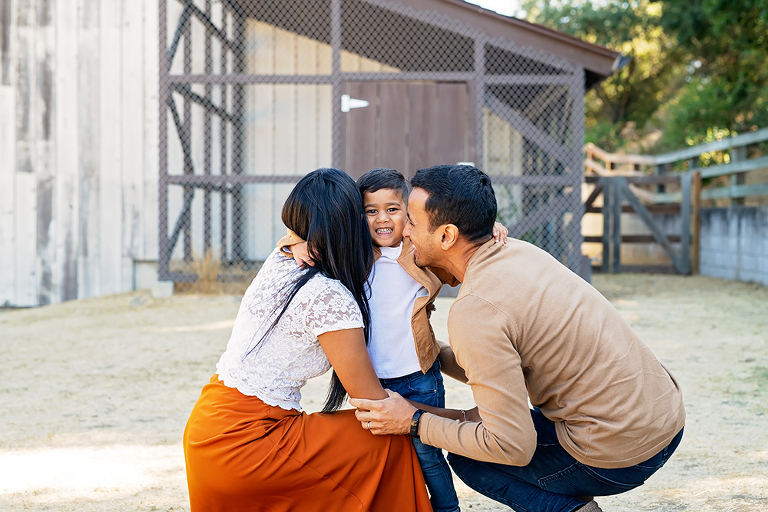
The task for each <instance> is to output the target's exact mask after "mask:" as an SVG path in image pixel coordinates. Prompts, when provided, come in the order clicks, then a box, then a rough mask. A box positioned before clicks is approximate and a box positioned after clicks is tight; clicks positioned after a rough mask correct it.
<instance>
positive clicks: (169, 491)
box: [0, 275, 768, 512]
mask: <svg viewBox="0 0 768 512" xmlns="http://www.w3.org/2000/svg"><path fill="white" fill-rule="evenodd" d="M593 284H594V285H595V286H596V287H597V288H598V289H599V290H600V291H601V292H602V293H603V294H604V295H605V296H606V297H608V299H610V300H611V302H612V303H613V304H614V305H615V306H616V308H617V309H618V310H619V311H620V312H621V313H622V314H623V315H624V317H625V318H626V319H627V320H628V321H629V322H630V323H631V324H632V326H633V327H634V329H635V330H636V331H637V332H638V333H639V334H640V336H641V337H642V338H643V339H644V340H645V342H646V343H647V344H648V345H649V346H650V347H651V348H652V350H653V351H654V352H655V354H656V355H657V357H658V358H659V359H660V360H661V361H662V362H663V363H664V364H665V365H666V366H667V367H668V368H669V369H670V370H671V371H672V373H673V374H674V375H675V376H676V378H677V379H678V380H679V382H680V384H681V385H682V388H683V391H684V394H685V404H686V409H687V413H688V421H687V425H686V434H685V437H684V439H683V442H682V444H681V445H680V448H679V449H678V451H677V453H676V454H675V456H674V457H673V458H672V459H671V460H670V462H669V463H668V464H667V466H666V467H664V468H663V469H662V470H661V471H660V472H659V473H657V474H656V475H655V476H654V477H652V478H651V479H650V480H649V481H648V483H647V484H646V485H644V486H643V487H641V488H639V489H636V490H634V491H631V492H629V493H626V494H624V495H621V496H617V497H611V498H601V499H599V503H600V505H601V506H602V507H603V509H604V510H605V511H606V512H611V511H615V512H630V511H645V510H661V511H683V510H691V511H692V510H697V511H699V510H701V511H715V510H717V511H745V512H746V511H755V512H756V511H765V510H768V288H766V287H758V286H754V285H749V284H743V283H733V282H726V281H719V280H715V279H708V278H704V277H679V276H647V275H619V276H595V278H594V283H593ZM239 300H240V297H236V296H228V295H218V296H215V295H213V296H211V295H209V296H198V295H176V296H174V297H171V298H167V299H154V298H152V297H151V296H150V295H149V294H148V293H145V292H136V293H130V294H124V295H118V296H112V297H107V298H100V299H92V300H82V301H76V302H69V303H65V304H61V305H56V306H49V307H44V308H36V309H29V310H13V311H8V310H6V311H0V366H1V367H2V376H3V378H2V380H1V381H0V425H1V426H0V509H2V510H8V511H22V510H51V511H65V510H77V511H85V512H90V511H113V510H114V511H119V510H141V511H150V510H188V508H189V506H188V502H187V492H186V481H185V476H184V455H183V452H182V447H181V436H182V431H183V429H184V424H185V421H186V418H187V416H188V414H189V411H190V410H191V408H192V405H193V403H194V402H195V400H196V399H197V397H198V395H199V391H200V388H201V387H202V385H203V384H204V383H205V382H206V381H207V379H208V378H209V377H210V375H211V374H212V373H213V371H214V368H215V364H216V361H217V360H218V357H219V355H220V354H221V352H222V351H223V350H224V348H225V346H226V343H227V339H228V335H229V330H230V329H231V326H232V323H233V319H234V317H235V314H236V312H237V307H238V304H239ZM450 302H451V300H450V299H440V300H439V303H438V310H437V312H436V316H435V317H434V324H435V327H436V331H437V332H438V335H439V336H441V337H442V338H443V339H445V338H446V336H447V335H446V333H445V318H446V316H447V313H448V310H449V308H450ZM446 384H447V387H448V389H447V395H448V396H447V402H448V405H449V406H452V407H458V408H467V407H471V406H472V399H471V394H470V393H469V391H468V389H467V388H466V386H463V385H461V384H459V383H456V382H455V381H452V380H451V379H446ZM324 391H325V379H324V378H320V379H315V380H314V381H311V382H310V383H309V384H308V385H307V387H306V388H305V393H304V399H303V403H304V405H305V407H306V408H307V409H308V410H316V409H317V408H319V406H320V404H321V402H322V400H323V398H324ZM457 488H458V490H459V494H460V497H461V503H462V509H463V510H474V511H480V512H492V511H501V510H508V509H507V508H506V507H504V506H501V505H499V504H495V503H493V502H491V501H490V500H488V499H486V498H484V497H482V496H480V495H478V494H477V493H475V492H473V491H471V490H470V489H468V488H467V487H466V486H464V485H463V484H462V483H461V482H458V481H457Z"/></svg>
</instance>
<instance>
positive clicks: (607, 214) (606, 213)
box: [600, 178, 614, 274]
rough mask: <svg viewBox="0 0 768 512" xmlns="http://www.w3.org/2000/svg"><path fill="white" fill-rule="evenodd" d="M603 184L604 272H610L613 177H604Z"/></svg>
mask: <svg viewBox="0 0 768 512" xmlns="http://www.w3.org/2000/svg"><path fill="white" fill-rule="evenodd" d="M600 181H601V183H602V184H603V236H602V240H603V272H604V273H606V274H607V273H608V272H610V270H611V263H610V262H611V213H612V212H613V208H612V207H611V202H612V201H613V190H612V189H613V186H614V181H613V178H602V179H601V180H600Z"/></svg>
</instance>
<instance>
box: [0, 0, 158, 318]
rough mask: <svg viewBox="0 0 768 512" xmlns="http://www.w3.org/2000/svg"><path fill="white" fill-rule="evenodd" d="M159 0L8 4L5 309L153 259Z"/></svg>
mask: <svg viewBox="0 0 768 512" xmlns="http://www.w3.org/2000/svg"><path fill="white" fill-rule="evenodd" d="M157 26H158V6H157V2H156V1H155V0H0V305H11V306H35V305H44V304H51V303H56V302H60V301H63V300H70V299H76V298H84V297H92V296H98V295H105V294H110V293H118V292H122V291H127V290H130V289H132V288H133V285H134V283H133V280H134V262H135V261H137V260H139V261H141V260H154V259H156V258H157V144H158V142H157V125H158V123H157V111H158V108H157V94H158V93H157V51H158V46H157V45H158V40H157V33H158V30H157Z"/></svg>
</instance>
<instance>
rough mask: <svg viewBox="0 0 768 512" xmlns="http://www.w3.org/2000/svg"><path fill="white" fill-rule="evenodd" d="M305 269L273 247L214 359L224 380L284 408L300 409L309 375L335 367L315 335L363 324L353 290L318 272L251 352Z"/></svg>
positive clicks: (321, 372) (315, 374)
mask: <svg viewBox="0 0 768 512" xmlns="http://www.w3.org/2000/svg"><path fill="white" fill-rule="evenodd" d="M302 272H306V271H305V270H302V269H300V268H299V267H298V266H296V262H295V261H294V260H293V259H290V258H286V257H285V256H283V255H282V254H281V253H280V252H279V251H278V250H275V251H273V252H272V254H271V255H270V256H269V258H267V260H266V261H265V262H264V266H262V268H261V270H260V271H259V273H258V275H257V276H256V278H255V279H254V280H253V282H252V283H251V285H250V286H249V287H248V290H247V291H246V292H245V296H244V297H243V301H242V302H241V303H240V310H239V311H238V313H237V319H236V320H235V326H234V328H233V329H232V336H231V337H230V339H229V343H227V350H226V351H225V352H224V353H223V354H222V355H221V359H219V362H218V364H217V365H216V373H217V374H218V375H219V378H220V379H221V380H222V381H223V382H224V384H225V385H226V386H228V387H231V388H236V389H237V390H238V391H240V392H241V393H243V394H244V395H248V396H256V397H258V398H260V399H261V400H263V401H264V403H266V404H269V405H272V406H275V407H281V408H283V409H298V410H301V406H300V405H299V401H300V400H301V388H302V387H303V386H304V384H305V383H306V381H307V379H311V378H312V377H317V376H318V375H322V374H323V373H325V372H327V371H328V369H329V368H330V367H331V365H330V363H329V362H328V358H326V357H325V353H324V352H323V349H322V347H321V346H320V343H319V342H318V341H317V337H318V336H319V335H320V334H323V333H326V332H331V331H340V330H343V329H355V328H362V327H363V319H362V315H361V313H360V309H359V308H358V306H357V303H356V302H355V299H354V297H353V296H352V294H351V293H350V292H349V290H347V288H346V287H344V285H342V284H341V283H340V282H339V281H336V280H334V279H330V278H328V277H325V276H323V275H320V274H318V275H315V276H314V277H312V279H310V280H309V281H308V282H307V283H306V284H305V285H304V286H303V287H302V288H301V290H299V292H298V293H297V294H296V296H295V297H294V298H293V300H292V301H291V305H290V306H289V307H288V309H287V310H286V311H285V313H284V314H283V317H282V318H281V319H280V321H279V322H278V324H277V325H276V326H275V328H274V330H273V331H272V332H271V333H270V334H269V336H267V337H266V338H265V339H264V340H262V341H261V343H260V344H259V346H258V347H256V348H255V349H254V350H253V351H251V352H250V353H248V351H249V350H250V349H251V348H253V347H254V346H255V345H256V344H257V343H258V342H259V340H261V338H262V336H263V335H264V333H265V332H266V330H267V329H269V327H270V326H271V325H272V322H274V319H275V316H276V315H277V314H278V313H279V312H280V309H282V302H281V300H282V298H283V297H284V296H285V295H286V294H287V292H288V291H289V290H290V288H291V285H292V284H293V283H294V282H295V281H296V279H298V278H299V276H300V275H301V273H302Z"/></svg>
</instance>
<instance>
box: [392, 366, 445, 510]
mask: <svg viewBox="0 0 768 512" xmlns="http://www.w3.org/2000/svg"><path fill="white" fill-rule="evenodd" d="M380 381H381V385H382V387H384V388H387V389H391V390H392V391H396V392H397V393H399V394H401V395H402V396H404V397H405V398H407V399H409V400H413V401H414V402H418V403H420V404H424V405H430V406H432V407H445V387H444V386H443V376H442V375H441V374H440V361H439V360H436V361H435V364H433V365H432V368H430V369H429V371H428V372H427V373H421V372H420V371H419V372H414V373H412V374H410V375H406V376H404V377H397V378H394V379H380ZM413 447H414V448H415V449H416V455H417V456H418V457H419V464H421V472H422V473H423V474H424V480H425V481H426V482H427V489H429V500H430V501H431V502H432V508H433V510H434V511H435V512H454V511H457V510H459V498H458V497H457V496H456V489H454V487H453V475H451V468H450V467H448V462H446V460H445V457H443V451H442V450H441V449H440V448H435V447H434V446H429V445H427V444H424V443H422V442H421V440H419V439H415V438H414V439H413Z"/></svg>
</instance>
